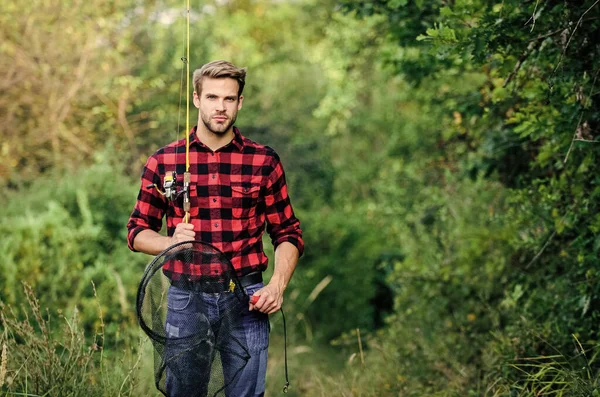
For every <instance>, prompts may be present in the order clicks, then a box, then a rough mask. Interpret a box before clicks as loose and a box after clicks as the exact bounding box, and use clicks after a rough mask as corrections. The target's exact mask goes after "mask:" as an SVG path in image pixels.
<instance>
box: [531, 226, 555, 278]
mask: <svg viewBox="0 0 600 397" xmlns="http://www.w3.org/2000/svg"><path fill="white" fill-rule="evenodd" d="M554 236H556V230H555V231H554V232H552V234H551V235H550V237H548V240H546V243H545V244H544V246H543V247H542V249H541V250H540V252H538V253H537V254H536V255H535V256H534V257H533V259H532V260H531V262H529V263H528V264H527V266H525V269H527V268H529V266H531V265H533V263H534V262H535V261H537V260H538V259H539V257H540V256H541V255H542V253H543V252H544V250H546V247H548V244H550V241H552V239H553V238H554Z"/></svg>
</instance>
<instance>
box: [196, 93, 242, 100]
mask: <svg viewBox="0 0 600 397" xmlns="http://www.w3.org/2000/svg"><path fill="white" fill-rule="evenodd" d="M204 96H206V97H208V96H216V97H218V95H217V94H213V93H212V92H207V93H205V94H204ZM224 98H225V99H237V98H238V96H237V95H226V96H225V97H224Z"/></svg>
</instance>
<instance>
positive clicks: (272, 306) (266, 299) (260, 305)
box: [250, 290, 283, 314]
mask: <svg viewBox="0 0 600 397" xmlns="http://www.w3.org/2000/svg"><path fill="white" fill-rule="evenodd" d="M256 297H258V300H256V301H254V303H253V300H254V299H256ZM252 298H253V299H250V310H258V311H259V312H261V313H267V314H273V313H275V312H276V311H278V310H279V309H280V308H281V305H282V303H283V298H282V297H281V296H278V295H277V294H272V293H270V292H269V291H267V290H258V291H256V292H255V293H254V295H253V296H252Z"/></svg>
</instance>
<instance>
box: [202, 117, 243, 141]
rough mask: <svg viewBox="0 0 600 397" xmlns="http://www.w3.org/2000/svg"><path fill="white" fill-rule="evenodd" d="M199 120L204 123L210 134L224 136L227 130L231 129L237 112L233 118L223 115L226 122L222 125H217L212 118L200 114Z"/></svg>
mask: <svg viewBox="0 0 600 397" xmlns="http://www.w3.org/2000/svg"><path fill="white" fill-rule="evenodd" d="M200 116H201V118H202V122H203V123H204V126H205V127H206V129H207V130H209V131H210V132H212V133H213V134H216V135H224V134H225V133H226V132H227V131H229V129H230V128H231V126H232V125H233V123H235V120H236V118H237V112H236V113H235V114H234V115H233V117H228V116H227V115H223V116H225V117H227V120H225V121H224V122H222V123H219V122H217V121H215V120H213V118H212V117H213V116H210V115H207V114H204V113H201V114H200Z"/></svg>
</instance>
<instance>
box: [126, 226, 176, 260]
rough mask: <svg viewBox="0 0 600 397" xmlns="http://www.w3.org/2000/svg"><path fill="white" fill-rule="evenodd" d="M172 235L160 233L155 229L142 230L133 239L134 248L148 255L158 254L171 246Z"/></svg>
mask: <svg viewBox="0 0 600 397" xmlns="http://www.w3.org/2000/svg"><path fill="white" fill-rule="evenodd" d="M171 241H172V239H171V237H166V236H162V235H160V234H158V233H157V232H155V231H154V230H150V229H146V230H142V231H141V232H139V233H138V235H137V236H135V239H134V240H133V248H134V249H135V250H136V251H140V252H143V253H145V254H148V255H158V254H160V253H161V252H162V251H164V250H165V249H167V248H168V247H170V246H171Z"/></svg>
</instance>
